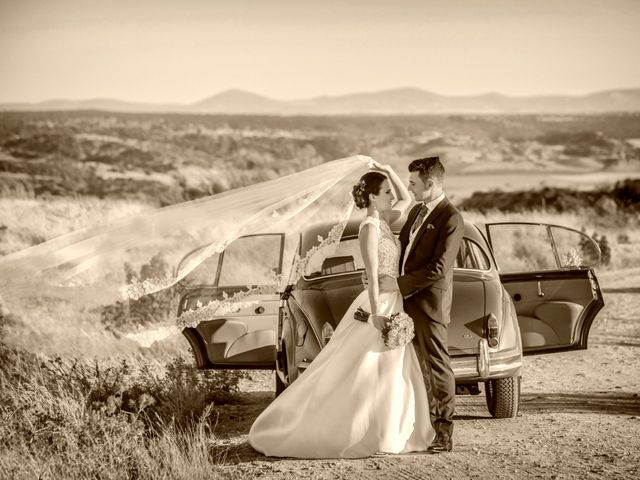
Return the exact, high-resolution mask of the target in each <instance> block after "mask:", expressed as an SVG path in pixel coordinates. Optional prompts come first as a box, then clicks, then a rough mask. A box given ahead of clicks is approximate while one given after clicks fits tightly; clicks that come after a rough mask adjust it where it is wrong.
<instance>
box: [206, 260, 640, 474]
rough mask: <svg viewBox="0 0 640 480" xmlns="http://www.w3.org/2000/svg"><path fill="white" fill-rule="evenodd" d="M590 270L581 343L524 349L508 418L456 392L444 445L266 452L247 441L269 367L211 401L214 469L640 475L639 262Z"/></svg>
mask: <svg viewBox="0 0 640 480" xmlns="http://www.w3.org/2000/svg"><path fill="white" fill-rule="evenodd" d="M599 278H600V282H601V285H603V291H604V295H605V302H606V307H605V309H604V310H603V311H601V312H600V314H599V315H598V317H597V319H596V321H595V322H594V324H593V327H592V329H591V333H590V336H589V348H588V350H583V351H577V352H567V353H559V354H548V355H538V356H529V357H525V360H524V368H523V384H522V401H521V408H520V413H519V415H518V417H517V418H514V419H500V420H497V419H492V418H491V417H490V415H489V414H488V412H487V409H486V406H485V400H484V395H483V394H481V395H477V396H458V397H457V408H456V413H457V415H456V422H455V432H454V450H453V452H451V453H447V454H440V455H427V454H421V453H417V454H407V455H385V456H375V457H371V458H366V459H357V460H299V459H278V458H269V457H265V456H263V455H261V454H259V453H257V452H255V451H254V450H253V449H252V448H251V447H250V446H249V444H248V443H247V434H248V432H249V428H250V426H251V424H252V422H253V421H254V419H255V418H256V417H257V415H258V414H259V413H260V412H261V411H262V410H263V409H264V408H265V407H266V406H267V405H268V403H269V402H270V401H271V400H272V399H273V390H272V385H273V372H257V373H255V374H254V380H253V381H252V382H247V383H245V384H244V385H243V388H242V390H243V393H242V403H241V404H234V405H226V406H220V407H217V410H216V413H217V415H218V420H217V425H216V428H215V432H216V437H215V439H213V440H212V441H213V442H214V444H215V449H216V450H217V451H218V452H219V454H220V455H221V458H222V460H223V463H224V466H223V467H222V468H223V469H224V471H225V472H227V473H228V474H229V476H230V477H241V478H261V479H280V478H309V479H352V478H358V479H373V478H390V479H395V480H402V479H411V478H420V479H429V478H438V479H449V478H451V479H453V478H455V479H458V478H508V479H516V478H551V479H583V478H603V479H612V478H640V271H638V269H634V270H632V271H628V272H615V273H611V274H606V273H605V274H603V275H602V276H600V277H599ZM630 285H631V286H630Z"/></svg>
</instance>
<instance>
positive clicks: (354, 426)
mask: <svg viewBox="0 0 640 480" xmlns="http://www.w3.org/2000/svg"><path fill="white" fill-rule="evenodd" d="M366 224H371V225H373V226H374V227H375V229H376V232H377V234H378V262H379V274H380V275H383V274H387V275H392V276H394V277H397V276H398V273H399V272H398V266H399V259H400V243H399V241H398V240H397V239H396V238H395V236H394V235H393V233H392V232H391V229H390V228H389V226H388V224H387V223H386V222H384V221H381V220H378V219H375V218H372V217H366V218H365V220H364V221H363V222H362V224H361V225H360V228H362V227H363V226H364V225H366ZM358 307H363V308H364V309H365V310H367V311H368V310H370V308H371V307H370V305H369V298H368V294H367V291H366V290H365V291H364V292H362V293H361V294H360V295H359V296H358V297H357V298H356V299H355V300H354V302H353V303H352V304H351V306H350V307H349V308H348V309H347V312H346V313H345V315H344V317H343V318H342V319H341V321H340V323H339V324H338V327H337V328H336V330H335V332H334V334H333V336H332V337H331V340H330V341H329V342H328V344H327V345H326V346H325V347H324V349H323V350H322V351H321V352H320V353H319V354H318V356H317V357H316V358H315V359H314V360H313V362H311V364H310V365H309V367H308V368H307V369H306V371H305V372H303V373H302V374H301V375H300V377H299V378H298V379H297V380H296V381H295V382H293V383H292V384H291V385H290V386H289V387H288V388H287V389H286V390H285V391H284V392H283V393H282V394H281V395H280V396H279V397H277V398H276V399H275V400H274V401H273V402H272V403H271V404H270V405H269V406H268V407H267V408H266V409H265V410H264V411H263V412H262V413H261V414H260V416H259V417H258V418H257V419H256V421H255V422H254V424H253V425H252V427H251V431H250V432H249V443H250V444H251V446H252V447H253V448H254V449H256V450H257V451H259V452H262V453H264V454H265V455H268V456H276V457H298V458H356V457H366V456H370V455H373V454H375V453H377V452H385V453H404V452H412V451H423V450H426V449H427V447H428V446H429V445H430V444H431V441H432V440H433V437H434V431H433V428H432V426H431V423H430V421H429V406H428V400H427V392H426V388H425V385H424V380H423V377H422V373H421V371H420V365H419V363H418V358H417V356H416V353H415V350H414V347H413V344H411V343H409V344H408V345H406V346H405V347H401V348H397V349H389V348H387V347H385V345H384V343H383V340H382V337H381V334H380V331H379V330H377V329H376V328H375V327H374V326H373V325H372V324H371V323H370V322H371V320H369V323H363V322H360V321H358V320H355V319H354V318H353V314H354V312H355V311H356V309H357V308H358ZM401 310H402V296H401V295H400V293H399V292H385V293H381V294H380V297H379V305H378V312H379V313H380V314H382V315H385V316H389V315H391V314H392V313H394V312H398V311H401Z"/></svg>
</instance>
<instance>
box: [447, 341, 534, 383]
mask: <svg viewBox="0 0 640 480" xmlns="http://www.w3.org/2000/svg"><path fill="white" fill-rule="evenodd" d="M483 340H484V339H483ZM481 341H482V340H481ZM478 344H480V342H478ZM479 348H480V347H479ZM487 355H488V358H487V360H486V361H487V362H488V363H487V365H488V372H487V373H486V375H482V373H481V369H480V364H481V362H482V360H481V359H480V357H481V356H480V355H465V356H462V357H452V358H451V368H452V369H453V373H454V376H455V377H456V379H471V378H473V379H478V380H486V379H487V378H491V377H492V376H495V375H500V374H503V373H505V372H512V371H514V370H518V369H520V368H522V354H521V353H520V352H519V351H518V350H517V349H511V350H507V351H504V352H495V353H492V352H490V351H489V349H487Z"/></svg>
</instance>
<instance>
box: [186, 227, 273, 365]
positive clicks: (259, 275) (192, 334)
mask: <svg viewBox="0 0 640 480" xmlns="http://www.w3.org/2000/svg"><path fill="white" fill-rule="evenodd" d="M284 237H285V236H284V234H282V233H268V234H258V235H247V236H244V237H240V238H238V239H237V240H235V241H234V242H233V243H231V244H229V246H228V247H227V248H226V249H225V250H224V251H223V252H221V253H220V254H216V255H213V256H211V257H209V258H207V259H206V260H205V261H204V262H203V263H201V264H200V265H199V266H198V267H197V268H196V269H194V270H193V271H192V272H190V273H189V274H188V275H187V276H186V277H185V278H184V279H182V280H181V281H180V282H179V285H180V286H181V287H182V288H183V289H184V291H185V293H184V294H183V295H182V298H181V299H180V305H179V308H178V316H180V315H181V314H182V312H184V311H185V310H190V309H194V308H195V307H196V305H197V303H198V302H200V304H202V305H207V304H208V303H209V302H210V301H216V300H217V301H224V300H225V299H227V298H229V297H232V296H233V295H234V294H237V293H239V292H243V291H247V290H248V288H249V286H252V287H256V286H261V287H269V286H273V287H274V288H273V292H272V293H260V294H253V295H251V296H249V297H246V298H243V299H242V301H241V303H239V304H238V306H237V307H234V308H231V309H228V308H225V309H222V308H221V309H219V311H218V312H213V313H212V314H211V315H210V317H207V318H205V319H204V320H202V321H201V322H200V323H198V325H197V326H195V327H194V328H185V329H184V330H183V331H182V333H183V335H184V336H185V337H186V338H187V340H189V343H190V344H191V347H192V349H193V352H194V354H195V357H196V363H197V365H198V367H199V368H264V369H273V368H275V354H276V350H275V346H276V329H277V315H278V294H277V292H276V291H275V285H274V284H273V279H274V275H279V274H280V273H281V271H282V259H283V250H284ZM202 248H204V247H202ZM200 250H201V249H197V250H195V251H193V252H190V253H189V254H187V255H186V256H185V257H184V258H183V259H182V261H181V262H180V265H183V264H185V262H188V261H189V259H190V258H193V255H197V254H198V252H199V251H200ZM178 268H180V266H179V267H178ZM229 310H230V311H229Z"/></svg>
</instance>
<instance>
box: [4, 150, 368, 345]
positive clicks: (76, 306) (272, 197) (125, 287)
mask: <svg viewBox="0 0 640 480" xmlns="http://www.w3.org/2000/svg"><path fill="white" fill-rule="evenodd" d="M371 166H373V160H372V159H370V158H369V157H365V156H361V155H358V156H352V157H347V158H343V159H340V160H335V161H332V162H327V163H324V164H321V165H319V166H316V167H313V168H310V169H307V170H305V171H302V172H299V173H295V174H292V175H288V176H285V177H281V178H277V179H274V180H270V181H266V182H263V183H259V184H255V185H251V186H247V187H244V188H240V189H236V190H231V191H227V192H224V193H221V194H217V195H213V196H210V197H205V198H201V199H198V200H194V201H190V202H184V203H180V204H177V205H172V206H169V207H165V208H160V209H156V210H154V211H151V212H148V213H144V214H139V215H135V216H131V217H126V218H122V219H119V220H117V221H115V222H112V223H110V224H108V225H103V226H98V227H92V228H87V229H83V230H79V231H75V232H72V233H69V234H66V235H63V236H60V237H57V238H54V239H52V240H49V241H46V242H44V243H41V244H39V245H35V246H33V247H30V248H27V249H25V250H22V251H18V252H15V253H12V254H9V255H6V256H4V257H1V258H0V300H1V301H2V302H3V303H4V305H5V310H6V309H8V311H9V312H11V314H12V316H13V317H14V318H17V319H19V321H20V322H22V324H25V325H31V327H32V331H33V332H34V334H35V332H36V330H37V329H38V327H37V326H38V325H39V324H40V325H41V324H42V322H44V321H46V322H49V323H50V324H56V322H59V325H61V326H69V325H72V324H73V322H74V321H75V320H74V319H78V318H81V319H82V322H81V323H82V324H83V325H88V324H91V323H92V322H99V321H100V315H101V314H102V315H103V316H104V310H105V308H110V306H111V307H113V306H114V305H122V303H123V302H130V301H142V300H144V299H145V298H147V297H153V295H154V294H157V293H161V292H163V291H167V290H170V289H171V288H173V287H174V286H175V285H176V283H177V282H179V281H180V280H182V279H185V277H188V276H189V275H190V274H193V273H194V272H196V271H197V270H198V267H200V266H202V265H203V262H205V261H206V260H207V259H208V258H210V257H212V256H214V255H216V254H217V253H219V252H221V251H223V250H224V249H225V248H226V247H227V246H228V245H229V244H230V243H231V242H233V241H234V240H236V239H238V238H239V237H242V236H246V235H251V234H256V233H265V232H274V233H276V232H286V234H287V235H291V234H294V233H296V232H300V231H302V230H303V229H304V228H305V226H306V225H309V224H311V223H315V222H317V221H319V220H322V221H326V222H332V223H333V224H335V225H336V227H335V228H334V229H333V230H332V231H331V234H330V235H329V236H328V237H327V238H319V239H318V243H319V246H320V247H326V246H328V245H330V244H331V243H335V241H337V240H339V238H340V235H341V233H342V229H343V228H344V225H345V224H346V221H347V220H348V219H349V216H350V215H351V213H352V208H353V201H352V197H351V186H352V185H353V184H355V183H356V181H357V179H358V178H359V177H360V176H361V175H362V174H363V173H364V172H365V171H366V170H367V169H368V168H369V167H371ZM190 252H191V254H190V255H188V256H187V258H186V259H185V255H186V254H188V253H190ZM160 258H161V259H162V260H161V262H160V260H158V259H160ZM306 261H308V259H304V258H303V259H298V260H297V263H296V269H294V270H296V271H298V273H301V272H302V270H304V265H305V262H306ZM154 262H155V264H154ZM158 262H160V263H161V264H162V265H164V266H166V267H167V268H165V269H164V270H163V269H160V268H152V267H150V266H153V265H156V266H157V265H158ZM288 273H289V272H287V274H288ZM283 276H284V274H283V272H279V274H278V273H276V272H274V275H273V278H272V279H270V282H269V285H268V288H270V289H271V290H272V291H276V290H278V288H281V287H282V286H283V285H282V281H283ZM261 283H263V285H261V287H260V288H261V289H262V290H260V289H258V288H255V287H253V285H254V284H249V285H247V286H246V288H245V289H244V290H243V291H242V292H235V293H234V294H233V295H226V294H224V300H223V301H221V302H217V303H216V302H214V303H212V304H211V305H198V307H199V308H201V309H202V310H201V312H200V315H196V314H194V313H192V312H189V313H188V314H187V315H185V316H184V318H182V317H181V319H180V321H178V322H176V325H177V326H178V327H180V328H183V327H185V326H188V325H191V326H192V325H194V324H195V323H197V322H198V321H199V320H200V319H202V318H204V317H203V316H202V314H205V313H206V314H207V315H209V314H215V313H216V312H218V313H220V312H221V311H223V310H224V309H225V308H226V309H232V308H234V307H233V304H234V303H238V302H242V301H246V299H247V296H249V295H250V294H252V293H262V292H263V291H264V288H265V285H264V283H265V282H261ZM196 310H197V309H196ZM170 313H171V314H173V315H174V320H175V311H174V312H170ZM0 314H1V312H0ZM63 318H64V319H66V320H65V321H62V319H63ZM123 329H124V326H123Z"/></svg>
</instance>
